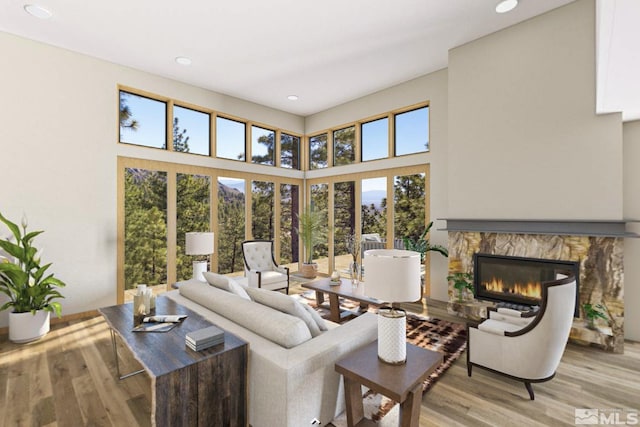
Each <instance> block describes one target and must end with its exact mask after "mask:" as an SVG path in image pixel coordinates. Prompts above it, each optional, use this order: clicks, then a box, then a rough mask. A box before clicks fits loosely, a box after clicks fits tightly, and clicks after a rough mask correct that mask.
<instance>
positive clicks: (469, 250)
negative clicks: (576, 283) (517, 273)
mask: <svg viewBox="0 0 640 427" xmlns="http://www.w3.org/2000/svg"><path fill="white" fill-rule="evenodd" d="M476 252H479V253H485V254H492V255H504V256H519V257H528V258H543V259H552V260H564V261H578V262H579V263H580V289H579V292H580V298H579V301H580V305H582V304H584V303H586V302H591V303H593V304H598V303H602V304H603V305H604V306H605V307H606V308H607V312H608V313H607V314H608V317H609V319H610V320H609V321H608V322H605V321H604V320H599V322H600V323H599V326H598V328H597V330H591V329H587V328H586V322H585V320H584V319H583V318H580V319H578V318H576V319H575V320H574V323H573V327H572V329H571V335H570V341H573V342H577V343H583V344H590V345H594V346H597V347H600V348H603V349H604V350H606V351H610V352H615V353H622V352H623V351H624V331H623V326H624V287H623V283H624V280H623V240H622V239H621V238H616V237H589V236H556V235H541V234H508V233H504V234H503V233H478V232H464V231H456V232H449V274H451V273H454V272H458V271H461V272H470V273H473V254H474V253H476ZM456 298H457V294H456V292H455V289H453V287H452V285H451V284H449V301H450V302H451V303H453V302H454V301H455V300H456ZM470 298H472V297H470ZM450 305H451V304H450ZM454 305H457V304H454ZM580 316H581V317H582V316H584V313H583V310H582V308H580Z"/></svg>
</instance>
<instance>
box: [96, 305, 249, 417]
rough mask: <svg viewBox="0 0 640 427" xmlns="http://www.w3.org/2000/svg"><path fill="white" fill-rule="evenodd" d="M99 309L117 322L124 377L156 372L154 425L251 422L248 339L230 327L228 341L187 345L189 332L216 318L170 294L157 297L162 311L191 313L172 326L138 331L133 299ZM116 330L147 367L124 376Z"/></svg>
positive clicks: (153, 376) (153, 375) (115, 328)
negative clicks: (165, 329) (193, 347)
mask: <svg viewBox="0 0 640 427" xmlns="http://www.w3.org/2000/svg"><path fill="white" fill-rule="evenodd" d="M98 311H99V312H100V313H101V314H102V315H103V316H104V318H105V320H106V321H107V323H108V324H109V327H110V328H111V338H112V340H113V348H114V355H115V357H116V368H117V371H118V377H119V378H120V379H124V378H127V377H128V376H131V375H134V374H136V373H139V372H144V371H146V372H147V373H148V374H149V376H150V377H151V402H152V407H151V417H152V418H151V422H152V425H157V426H178V425H180V426H187V425H189V426H191V425H193V426H197V425H225V426H246V425H248V417H247V401H248V396H247V362H248V344H247V343H246V342H245V341H242V340H241V339H240V338H238V337H236V336H235V335H233V334H231V333H229V332H226V331H225V339H224V344H218V345H216V346H213V347H210V348H208V349H206V350H203V351H193V350H191V349H190V348H188V347H187V346H186V345H185V335H186V334H187V333H189V332H192V331H196V330H198V329H202V328H205V327H207V326H211V322H209V321H208V320H207V319H205V318H204V317H202V316H201V315H199V314H198V313H196V312H194V311H192V310H190V309H188V308H187V307H184V306H182V305H180V304H178V303H176V302H175V301H173V300H171V299H169V298H167V297H162V296H160V297H158V298H157V300H156V313H157V314H186V315H187V318H186V319H184V320H183V321H182V322H181V323H180V324H178V325H177V326H175V327H174V328H173V329H171V330H170V331H168V332H132V331H131V330H132V329H133V326H134V325H133V304H132V303H129V304H121V305H114V306H111V307H103V308H100V309H98ZM115 335H118V336H119V337H120V338H121V339H122V341H123V342H124V343H125V344H126V346H127V347H128V348H129V350H131V352H132V353H133V355H134V356H135V358H136V359H137V360H138V361H139V362H140V363H141V364H142V367H143V368H144V369H143V370H141V371H136V372H133V373H131V374H128V375H123V376H120V372H119V366H118V354H117V347H116V342H115Z"/></svg>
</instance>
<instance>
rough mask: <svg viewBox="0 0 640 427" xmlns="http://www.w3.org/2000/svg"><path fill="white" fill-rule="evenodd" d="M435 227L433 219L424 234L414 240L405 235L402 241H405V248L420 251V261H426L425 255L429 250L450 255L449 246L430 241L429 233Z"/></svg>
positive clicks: (446, 255)
mask: <svg viewBox="0 0 640 427" xmlns="http://www.w3.org/2000/svg"><path fill="white" fill-rule="evenodd" d="M431 227H433V221H431V222H430V223H429V224H428V225H427V227H426V228H425V229H424V231H423V232H422V234H421V235H420V237H419V238H418V239H417V240H414V239H412V238H410V237H403V238H402V241H403V242H404V248H405V249H406V250H408V251H415V252H419V253H420V262H422V263H424V259H425V256H426V254H427V252H429V251H434V252H438V253H440V254H442V255H444V256H445V257H448V256H449V251H448V250H447V248H445V247H444V246H441V245H432V244H431V243H429V239H427V234H428V233H429V230H431Z"/></svg>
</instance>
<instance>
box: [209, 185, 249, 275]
mask: <svg viewBox="0 0 640 427" xmlns="http://www.w3.org/2000/svg"><path fill="white" fill-rule="evenodd" d="M244 183H245V180H244V179H236V178H224V177H219V178H218V237H217V239H216V240H217V241H218V247H217V248H216V255H217V257H218V273H220V274H227V273H236V272H242V271H244V261H243V260H242V242H243V241H244V240H245V239H244V236H245V214H244V212H245V210H244V209H245V203H246V198H245V194H244Z"/></svg>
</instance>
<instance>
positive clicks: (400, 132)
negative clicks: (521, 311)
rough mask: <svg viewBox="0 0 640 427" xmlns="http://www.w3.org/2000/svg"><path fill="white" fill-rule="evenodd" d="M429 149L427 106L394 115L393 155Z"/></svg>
mask: <svg viewBox="0 0 640 427" xmlns="http://www.w3.org/2000/svg"><path fill="white" fill-rule="evenodd" d="M426 151H429V107H422V108H418V109H416V110H411V111H407V112H405V113H400V114H396V115H395V155H396V156H402V155H405V154H413V153H422V152H426Z"/></svg>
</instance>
